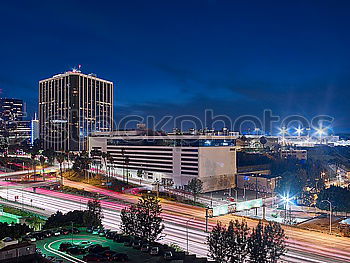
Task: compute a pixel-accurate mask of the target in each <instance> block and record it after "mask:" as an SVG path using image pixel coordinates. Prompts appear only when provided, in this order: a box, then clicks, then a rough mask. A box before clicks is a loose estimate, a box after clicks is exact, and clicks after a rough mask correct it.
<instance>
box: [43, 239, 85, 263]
mask: <svg viewBox="0 0 350 263" xmlns="http://www.w3.org/2000/svg"><path fill="white" fill-rule="evenodd" d="M62 240H67V239H59V240H56V241H53V242H51V243H49V244H47V243H45V245H46V246H47V248H46V249H47V250H49V251H50V252H51V253H53V254H55V255H57V256H60V257H62V258H64V259H66V260H68V261H70V262H74V263H79V262H80V263H86V262H85V261H83V260H81V259H79V258H76V257H73V256H71V255H68V254H67V253H63V252H61V251H59V250H56V249H54V248H52V245H53V244H54V243H56V242H60V241H62ZM45 245H44V248H45Z"/></svg>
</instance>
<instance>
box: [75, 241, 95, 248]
mask: <svg viewBox="0 0 350 263" xmlns="http://www.w3.org/2000/svg"><path fill="white" fill-rule="evenodd" d="M76 245H78V246H81V247H84V248H86V247H89V246H91V245H92V243H91V242H90V241H87V240H84V241H81V242H78V243H76Z"/></svg>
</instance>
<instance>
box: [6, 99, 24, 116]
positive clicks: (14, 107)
mask: <svg viewBox="0 0 350 263" xmlns="http://www.w3.org/2000/svg"><path fill="white" fill-rule="evenodd" d="M23 116H24V112H23V100H19V99H10V98H0V118H1V119H2V120H4V121H21V120H22V119H23Z"/></svg>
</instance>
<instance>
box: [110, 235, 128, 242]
mask: <svg viewBox="0 0 350 263" xmlns="http://www.w3.org/2000/svg"><path fill="white" fill-rule="evenodd" d="M128 239H129V237H128V236H125V235H123V234H115V235H114V238H113V240H114V241H115V242H118V243H124V242H125V241H126V240H128Z"/></svg>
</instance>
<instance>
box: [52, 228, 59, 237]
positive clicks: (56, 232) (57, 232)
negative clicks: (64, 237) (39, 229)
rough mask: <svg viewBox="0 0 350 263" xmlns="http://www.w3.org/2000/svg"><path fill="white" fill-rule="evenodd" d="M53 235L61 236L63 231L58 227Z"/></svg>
mask: <svg viewBox="0 0 350 263" xmlns="http://www.w3.org/2000/svg"><path fill="white" fill-rule="evenodd" d="M53 235H54V236H55V237H57V236H60V235H61V231H60V230H58V229H56V230H54V231H53Z"/></svg>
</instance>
